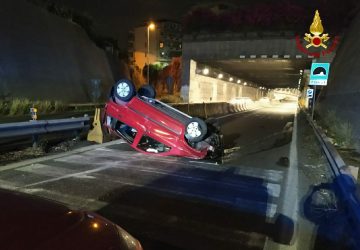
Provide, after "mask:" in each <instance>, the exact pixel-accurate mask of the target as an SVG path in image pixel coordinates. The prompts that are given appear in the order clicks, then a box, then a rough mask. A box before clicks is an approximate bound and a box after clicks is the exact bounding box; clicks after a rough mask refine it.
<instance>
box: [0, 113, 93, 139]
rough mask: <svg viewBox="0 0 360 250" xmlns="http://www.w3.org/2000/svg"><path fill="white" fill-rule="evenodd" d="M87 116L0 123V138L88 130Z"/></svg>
mask: <svg viewBox="0 0 360 250" xmlns="http://www.w3.org/2000/svg"><path fill="white" fill-rule="evenodd" d="M89 128H90V118H89V117H86V116H85V117H79V118H66V119H56V120H34V121H28V122H14V123H4V124H0V139H3V138H12V137H19V136H36V135H40V134H47V133H53V132H61V131H71V130H88V129H89Z"/></svg>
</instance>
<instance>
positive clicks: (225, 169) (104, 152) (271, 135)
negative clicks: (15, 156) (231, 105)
mask: <svg viewBox="0 0 360 250" xmlns="http://www.w3.org/2000/svg"><path fill="white" fill-rule="evenodd" d="M279 108H280V107H276V108H275V110H274V109H271V108H266V109H264V110H262V111H261V110H257V111H254V112H250V113H246V114H237V115H234V116H232V117H229V116H227V117H226V118H223V120H221V118H220V119H219V120H220V123H221V124H222V128H223V129H224V130H223V132H226V131H228V132H234V131H236V133H239V134H238V135H237V136H235V135H231V134H230V135H226V136H225V137H226V140H228V141H227V142H229V143H230V144H231V145H232V146H233V147H235V148H237V150H234V151H233V152H232V153H231V154H228V155H227V159H225V160H224V163H223V164H216V163H214V162H209V161H205V160H201V161H194V160H188V159H181V158H176V157H155V156H154V157H151V156H150V157H149V156H147V155H143V154H140V153H138V152H135V151H133V150H132V149H131V148H130V147H129V146H127V145H126V144H124V143H122V142H121V141H114V142H110V143H107V144H104V145H96V146H90V147H88V148H81V149H75V150H74V151H71V152H68V153H64V154H59V155H53V156H49V157H47V158H41V159H33V160H28V161H25V162H22V163H17V164H13V165H7V166H5V167H0V186H1V187H3V188H8V189H16V190H19V191H22V192H27V193H32V194H35V195H40V196H42V197H46V198H49V199H54V200H57V201H60V202H63V203H65V204H67V205H68V206H70V207H73V208H82V209H87V210H93V211H96V212H98V213H100V214H102V215H104V216H105V217H107V218H109V219H111V220H113V221H114V222H116V223H118V224H119V225H121V226H123V227H124V228H126V229H127V230H128V231H129V232H130V233H132V234H133V235H134V236H135V237H137V238H139V239H140V240H141V241H142V242H143V245H144V249H210V250H211V249H263V248H264V245H265V242H266V240H267V238H268V237H271V238H279V235H277V234H278V232H279V228H278V227H279V224H276V223H277V221H276V218H278V216H279V215H281V214H282V205H281V197H283V190H284V184H286V183H287V178H288V175H287V172H288V167H289V165H291V159H289V158H290V157H289V151H290V142H291V136H290V135H291V133H292V130H291V128H292V126H290V125H289V122H292V120H293V117H294V116H293V113H291V112H277V111H278V110H276V109H279ZM280 111H281V108H280ZM282 111H283V110H282ZM229 123H230V125H229ZM240 132H241V133H240ZM230 144H228V145H230ZM291 236H292V235H290V236H287V238H289V237H291Z"/></svg>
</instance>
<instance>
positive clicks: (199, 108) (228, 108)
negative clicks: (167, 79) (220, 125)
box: [172, 102, 256, 118]
mask: <svg viewBox="0 0 360 250" xmlns="http://www.w3.org/2000/svg"><path fill="white" fill-rule="evenodd" d="M172 106H173V107H174V108H176V109H178V110H180V111H182V112H184V113H186V114H188V115H191V116H195V117H201V118H209V117H214V116H221V115H226V114H232V113H237V112H244V111H247V110H251V109H254V108H256V103H248V104H247V103H237V104H231V103H227V102H211V103H205V102H204V103H191V104H187V103H179V104H172Z"/></svg>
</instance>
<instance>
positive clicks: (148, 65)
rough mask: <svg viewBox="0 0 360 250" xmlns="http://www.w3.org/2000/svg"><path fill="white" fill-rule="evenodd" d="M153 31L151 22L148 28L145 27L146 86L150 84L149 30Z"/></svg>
mask: <svg viewBox="0 0 360 250" xmlns="http://www.w3.org/2000/svg"><path fill="white" fill-rule="evenodd" d="M154 29H155V24H154V23H153V22H151V23H150V24H149V25H148V26H147V54H146V59H147V84H150V61H149V53H150V30H154Z"/></svg>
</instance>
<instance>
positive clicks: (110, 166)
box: [24, 164, 116, 188]
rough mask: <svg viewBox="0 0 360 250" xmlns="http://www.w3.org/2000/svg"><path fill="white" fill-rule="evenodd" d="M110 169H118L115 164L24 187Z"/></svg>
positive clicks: (32, 184)
mask: <svg viewBox="0 0 360 250" xmlns="http://www.w3.org/2000/svg"><path fill="white" fill-rule="evenodd" d="M109 168H116V165H115V164H112V165H109V166H104V167H100V168H95V169H91V170H86V171H83V172H78V173H73V174H67V175H63V176H60V177H57V178H51V179H47V180H44V181H39V182H35V183H31V184H28V185H25V186H24V187H25V188H27V187H32V186H37V185H40V184H45V183H49V182H54V181H59V180H63V179H68V178H72V177H78V176H83V175H87V174H91V173H96V172H99V171H102V170H105V169H109Z"/></svg>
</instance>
